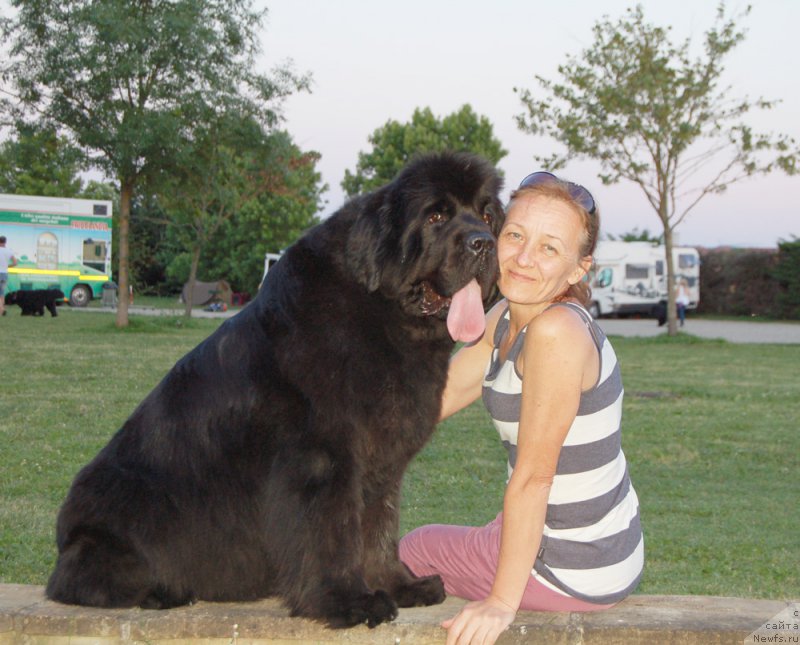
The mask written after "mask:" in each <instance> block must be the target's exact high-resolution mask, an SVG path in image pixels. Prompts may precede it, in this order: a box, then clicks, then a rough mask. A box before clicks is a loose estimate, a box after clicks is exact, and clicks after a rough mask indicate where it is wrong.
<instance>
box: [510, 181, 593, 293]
mask: <svg viewBox="0 0 800 645" xmlns="http://www.w3.org/2000/svg"><path fill="white" fill-rule="evenodd" d="M529 195H540V196H542V197H547V198H550V199H558V200H560V201H562V202H564V203H566V204H568V205H569V206H570V207H572V210H573V211H574V212H575V213H576V214H577V215H578V216H579V217H580V219H581V223H582V224H583V235H582V238H583V239H582V240H581V245H580V247H579V250H578V260H581V259H583V258H585V257H590V256H593V255H594V251H595V249H596V248H597V240H598V238H599V237H600V212H599V209H598V207H597V205H596V204H595V207H594V211H593V212H591V213H590V212H589V211H587V210H586V208H585V207H584V206H582V205H581V203H580V202H579V201H577V200H576V199H575V197H574V196H573V194H572V192H571V190H570V184H568V183H567V182H566V181H563V180H561V179H557V178H555V177H554V178H553V180H552V181H547V182H542V183H539V184H536V185H535V186H525V187H523V188H518V189H517V190H515V191H514V192H513V193H511V199H510V200H509V202H508V206H507V209H506V210H508V209H509V208H511V206H512V205H513V204H514V202H515V201H516V200H517V199H519V198H520V197H527V196H529ZM592 262H594V260H592ZM588 276H589V274H588V273H587V274H586V277H584V278H583V279H582V280H580V281H579V282H577V283H576V284H573V285H570V286H569V288H568V289H567V290H566V291H565V292H564V293H563V294H562V295H561V297H560V298H559V300H566V299H567V298H574V299H575V300H577V301H578V302H580V303H581V304H582V305H584V306H587V305H588V304H589V302H591V299H592V288H591V286H590V284H589V277H588Z"/></svg>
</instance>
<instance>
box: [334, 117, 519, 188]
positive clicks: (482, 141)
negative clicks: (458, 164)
mask: <svg viewBox="0 0 800 645" xmlns="http://www.w3.org/2000/svg"><path fill="white" fill-rule="evenodd" d="M369 142H370V143H371V144H372V151H371V152H368V153H364V152H360V153H359V154H358V164H357V165H356V171H355V173H351V172H350V171H349V170H346V171H345V176H344V180H343V181H342V188H343V189H344V191H345V192H346V193H347V195H348V196H350V197H352V196H354V195H358V194H363V193H367V192H369V191H371V190H373V189H375V188H378V187H379V186H382V185H383V184H386V183H388V182H389V181H391V180H392V179H393V178H394V176H395V175H396V174H397V173H398V172H399V171H400V170H401V169H402V168H403V167H404V166H405V165H406V164H407V163H408V162H409V161H410V160H411V158H412V157H414V155H417V154H419V153H422V152H439V151H444V150H454V151H468V152H474V153H476V154H479V155H482V156H484V157H485V158H486V159H488V160H489V161H491V162H492V163H493V164H497V163H498V162H499V161H500V160H501V159H502V158H503V157H505V156H506V155H507V154H508V152H507V151H506V150H504V149H503V147H502V144H501V142H500V141H499V140H498V139H496V138H495V136H494V132H493V128H492V124H491V122H490V121H489V119H487V118H486V117H485V116H478V115H477V114H475V112H474V111H473V110H472V107H471V106H469V105H464V106H462V108H461V109H460V110H459V111H458V112H454V113H452V114H450V115H448V116H446V117H444V118H442V119H439V118H437V117H436V116H434V114H433V112H432V111H431V109H430V108H427V107H426V108H423V109H419V108H417V109H416V110H414V114H413V116H412V117H411V121H410V122H409V123H400V122H398V121H394V120H390V121H387V122H386V124H385V125H383V126H382V127H380V128H378V129H377V130H375V131H374V132H373V133H372V134H371V135H370V137H369Z"/></svg>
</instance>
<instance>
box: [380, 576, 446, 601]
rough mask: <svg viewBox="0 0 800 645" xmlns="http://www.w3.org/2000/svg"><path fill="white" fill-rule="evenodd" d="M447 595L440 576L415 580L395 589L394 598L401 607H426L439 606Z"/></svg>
mask: <svg viewBox="0 0 800 645" xmlns="http://www.w3.org/2000/svg"><path fill="white" fill-rule="evenodd" d="M446 596H447V594H446V593H445V591H444V583H443V582H442V579H441V578H440V577H439V576H425V577H423V578H415V579H414V580H412V581H411V582H408V583H405V584H402V585H400V586H398V587H397V588H395V590H394V594H393V598H394V600H395V602H396V603H397V605H398V606H399V607H426V606H427V605H438V604H439V603H440V602H442V601H444V599H445V597H446Z"/></svg>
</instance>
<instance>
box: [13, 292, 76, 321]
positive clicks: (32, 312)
mask: <svg viewBox="0 0 800 645" xmlns="http://www.w3.org/2000/svg"><path fill="white" fill-rule="evenodd" d="M59 301H61V302H63V301H64V292H63V291H61V289H33V290H21V291H14V292H12V293H9V294H8V295H7V296H6V304H7V305H19V308H20V309H22V315H23V316H44V310H45V308H47V311H49V312H50V315H51V316H53V317H55V316H58V310H57V309H56V302H59Z"/></svg>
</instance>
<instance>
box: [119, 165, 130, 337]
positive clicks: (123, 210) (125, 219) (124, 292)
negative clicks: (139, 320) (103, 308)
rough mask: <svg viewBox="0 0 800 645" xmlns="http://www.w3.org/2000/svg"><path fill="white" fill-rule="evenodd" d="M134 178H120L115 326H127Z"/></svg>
mask: <svg viewBox="0 0 800 645" xmlns="http://www.w3.org/2000/svg"><path fill="white" fill-rule="evenodd" d="M133 186H134V180H133V179H130V178H125V179H120V195H119V243H118V245H117V259H118V262H119V265H118V276H117V278H118V286H119V298H118V299H117V321H116V324H117V327H120V328H122V327H127V326H128V294H129V293H130V278H129V275H128V249H129V243H128V233H129V231H130V223H131V202H132V201H133Z"/></svg>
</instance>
